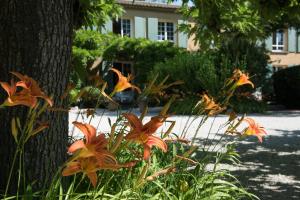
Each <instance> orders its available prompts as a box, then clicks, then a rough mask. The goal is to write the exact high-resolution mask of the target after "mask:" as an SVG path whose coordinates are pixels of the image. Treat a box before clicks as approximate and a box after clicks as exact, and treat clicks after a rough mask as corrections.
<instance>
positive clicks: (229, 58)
mask: <svg viewBox="0 0 300 200" xmlns="http://www.w3.org/2000/svg"><path fill="white" fill-rule="evenodd" d="M217 54H218V55H220V56H218V57H217V58H218V60H217V62H216V66H221V68H222V66H223V65H224V64H225V65H226V68H229V69H231V70H230V71H229V74H230V73H231V72H232V69H234V68H239V69H242V70H245V71H247V72H248V73H249V74H250V76H251V81H252V82H253V83H254V85H255V86H256V87H262V88H264V87H267V81H268V79H267V74H268V73H269V68H268V61H269V56H268V54H267V51H266V49H265V47H263V46H261V45H257V44H256V43H251V42H249V41H245V40H244V39H240V38H238V37H237V38H235V39H234V40H232V41H229V42H227V43H225V44H223V46H222V47H221V48H220V50H219V52H217ZM224 60H225V61H226V62H227V63H224Z"/></svg>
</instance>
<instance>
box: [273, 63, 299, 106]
mask: <svg viewBox="0 0 300 200" xmlns="http://www.w3.org/2000/svg"><path fill="white" fill-rule="evenodd" d="M273 79H274V90H275V96H276V100H277V101H278V102H279V103H281V104H283V105H285V106H287V107H288V108H300V66H295V67H291V68H286V69H282V70H280V71H278V72H276V73H274V75H273Z"/></svg>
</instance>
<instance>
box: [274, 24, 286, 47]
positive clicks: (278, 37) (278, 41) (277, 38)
mask: <svg viewBox="0 0 300 200" xmlns="http://www.w3.org/2000/svg"><path fill="white" fill-rule="evenodd" d="M284 42H285V41H284V30H282V29H280V30H277V31H276V32H275V33H273V42H272V51H274V52H281V51H284Z"/></svg>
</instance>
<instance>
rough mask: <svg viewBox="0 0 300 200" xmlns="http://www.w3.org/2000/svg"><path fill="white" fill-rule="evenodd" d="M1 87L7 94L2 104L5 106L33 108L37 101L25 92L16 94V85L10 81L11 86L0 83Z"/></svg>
mask: <svg viewBox="0 0 300 200" xmlns="http://www.w3.org/2000/svg"><path fill="white" fill-rule="evenodd" d="M0 84H1V87H2V88H3V89H4V90H5V91H6V92H7V94H8V97H7V99H6V100H5V102H4V103H3V105H5V106H17V105H24V106H28V107H35V106H36V104H37V99H36V98H34V97H32V96H31V95H30V94H29V93H26V92H22V93H20V92H17V85H16V83H15V82H14V81H13V80H11V85H9V84H8V83H7V82H0Z"/></svg>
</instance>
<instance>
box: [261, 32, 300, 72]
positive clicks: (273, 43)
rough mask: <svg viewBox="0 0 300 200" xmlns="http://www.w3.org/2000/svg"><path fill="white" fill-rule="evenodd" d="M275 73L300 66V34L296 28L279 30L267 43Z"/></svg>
mask: <svg viewBox="0 0 300 200" xmlns="http://www.w3.org/2000/svg"><path fill="white" fill-rule="evenodd" d="M265 44H266V48H267V49H268V50H269V51H270V58H271V66H272V67H273V70H274V71H277V70H279V69H282V68H285V67H292V66H295V65H300V32H299V30H297V29H295V28H287V29H278V30H277V31H276V32H274V33H273V34H272V35H271V36H270V37H269V38H268V39H267V40H266V41H265Z"/></svg>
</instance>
